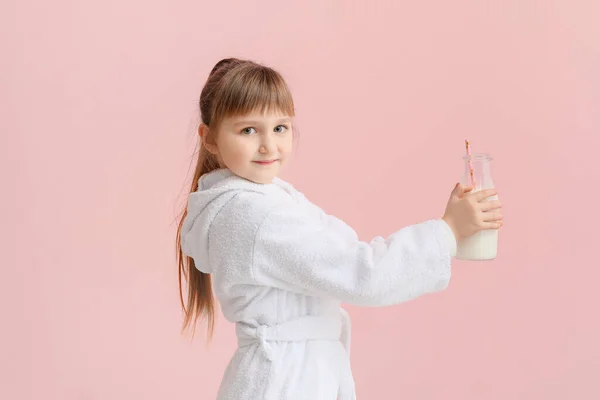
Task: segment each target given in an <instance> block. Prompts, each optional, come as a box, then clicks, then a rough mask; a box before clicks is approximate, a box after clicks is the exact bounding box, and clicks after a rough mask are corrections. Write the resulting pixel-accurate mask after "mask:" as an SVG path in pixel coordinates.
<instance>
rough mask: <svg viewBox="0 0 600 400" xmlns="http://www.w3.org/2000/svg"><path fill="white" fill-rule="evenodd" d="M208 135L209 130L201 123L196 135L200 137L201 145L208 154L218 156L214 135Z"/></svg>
mask: <svg viewBox="0 0 600 400" xmlns="http://www.w3.org/2000/svg"><path fill="white" fill-rule="evenodd" d="M209 133H210V128H209V127H208V126H207V125H206V124H204V123H201V124H200V126H199V127H198V135H200V140H201V142H202V144H201V145H203V146H204V147H206V150H208V152H209V153H211V154H213V155H218V154H219V149H218V148H217V143H216V142H215V140H214V134H213V135H209Z"/></svg>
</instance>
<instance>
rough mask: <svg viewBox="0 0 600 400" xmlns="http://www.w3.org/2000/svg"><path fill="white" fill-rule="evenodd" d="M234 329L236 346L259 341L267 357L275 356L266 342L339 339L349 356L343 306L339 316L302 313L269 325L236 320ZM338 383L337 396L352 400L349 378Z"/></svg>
mask: <svg viewBox="0 0 600 400" xmlns="http://www.w3.org/2000/svg"><path fill="white" fill-rule="evenodd" d="M235 331H236V334H237V337H238V346H239V347H243V346H248V345H250V344H254V343H258V344H259V345H260V347H261V348H262V350H263V351H264V353H265V355H266V356H267V358H268V359H269V360H273V359H274V358H275V354H274V352H273V347H272V346H271V345H270V343H269V342H277V341H285V342H294V341H306V340H339V341H341V342H342V345H343V346H344V348H345V349H346V352H347V353H348V356H350V317H349V316H348V313H347V312H346V310H344V309H343V308H340V316H339V318H335V317H332V316H304V317H298V318H294V319H292V320H289V321H286V322H283V323H279V324H276V325H271V326H269V325H259V326H251V325H249V324H246V323H243V322H237V323H236V325H235ZM348 373H349V369H348ZM341 385H342V387H340V399H344V400H345V399H355V394H354V387H353V386H354V385H353V382H352V378H351V377H350V376H347V377H343V379H342V382H341Z"/></svg>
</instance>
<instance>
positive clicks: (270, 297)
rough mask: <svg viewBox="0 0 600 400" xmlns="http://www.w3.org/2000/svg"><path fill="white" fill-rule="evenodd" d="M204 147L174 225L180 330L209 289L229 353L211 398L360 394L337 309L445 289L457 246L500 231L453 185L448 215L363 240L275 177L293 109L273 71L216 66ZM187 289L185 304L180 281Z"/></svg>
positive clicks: (496, 217) (344, 321)
mask: <svg viewBox="0 0 600 400" xmlns="http://www.w3.org/2000/svg"><path fill="white" fill-rule="evenodd" d="M200 112H201V116H202V123H201V124H200V127H199V129H198V133H199V136H200V139H201V147H200V150H199V154H198V162H197V165H196V171H195V174H194V179H193V182H192V187H191V193H190V195H189V198H188V203H187V206H186V209H185V211H184V213H183V216H182V218H181V221H180V223H179V228H178V231H177V247H178V264H179V284H180V295H181V302H182V307H183V310H184V312H185V320H184V329H185V328H186V327H188V325H190V324H191V325H193V326H195V323H196V320H197V318H198V317H206V318H207V321H208V329H209V334H210V335H212V332H213V329H214V314H215V311H214V307H215V303H214V299H213V288H214V293H215V295H216V298H217V299H218V301H219V303H220V305H221V310H222V312H223V314H224V316H225V318H227V320H229V321H231V322H235V330H236V334H237V337H238V348H237V350H236V352H235V354H234V355H233V358H232V359H231V361H230V362H229V365H228V367H227V369H226V371H225V373H224V376H223V380H222V382H221V385H220V389H219V394H218V399H229V400H234V399H235V400H242V399H243V400H265V399H266V400H271V399H273V400H275V399H277V400H279V399H307V400H317V399H323V400H334V399H336V398H339V399H342V400H348V399H355V398H356V396H355V390H354V379H353V376H352V371H351V367H350V358H349V351H350V322H349V318H348V315H347V313H346V312H345V311H344V310H343V309H342V308H341V303H342V302H346V303H348V304H353V305H357V306H365V307H382V306H388V305H392V304H398V303H401V302H405V301H408V300H411V299H413V298H416V297H418V296H421V295H423V294H426V293H432V292H436V291H441V290H443V289H445V288H446V287H447V285H448V283H449V279H450V267H451V259H452V257H453V256H454V255H455V252H456V243H457V241H458V240H461V239H463V238H465V237H468V236H470V235H473V234H474V233H476V232H478V231H480V230H483V229H498V228H499V227H500V226H501V220H502V216H501V214H500V208H501V205H500V203H499V202H498V201H486V200H485V199H487V198H488V197H490V196H493V195H495V194H496V192H495V191H494V190H483V191H479V192H474V193H473V192H471V193H468V192H470V191H471V190H472V188H471V187H463V186H461V185H458V184H457V185H456V186H455V188H454V190H453V191H452V193H451V195H450V199H449V201H448V203H447V206H446V210H445V213H444V216H443V217H442V218H440V219H433V220H429V221H426V222H423V223H421V224H417V225H412V226H408V227H405V228H403V229H400V230H398V231H397V232H395V233H393V234H392V235H390V236H389V237H387V238H382V237H376V238H374V239H373V240H372V241H371V242H369V243H367V242H363V241H360V240H358V238H357V235H356V233H355V231H354V230H353V229H352V228H351V227H349V226H348V225H346V224H345V223H344V222H343V221H341V220H340V219H337V218H336V217H334V216H331V215H328V214H326V213H325V212H324V211H323V210H321V209H320V208H319V207H317V206H316V205H314V204H312V203H311V202H310V201H308V200H307V199H306V197H305V196H304V195H303V194H302V193H300V192H299V191H298V190H296V189H295V188H294V187H293V186H292V185H291V184H289V183H287V182H285V181H283V180H282V179H280V178H278V177H277V175H278V172H279V170H280V168H281V167H282V166H283V165H284V164H285V163H286V161H287V160H288V157H289V156H290V153H291V151H292V143H293V140H292V139H293V137H292V133H293V117H294V116H295V113H294V103H293V100H292V96H291V94H290V91H289V89H288V87H287V85H286V83H285V81H284V80H283V78H282V77H281V75H280V74H279V73H277V72H276V71H274V70H273V69H271V68H268V67H266V66H262V65H259V64H257V63H255V62H252V61H249V60H240V59H236V58H229V59H223V60H221V61H219V62H218V63H217V64H216V65H215V66H214V68H213V69H212V71H211V73H210V76H209V77H208V80H207V82H206V85H205V86H204V88H203V90H202V94H201V96H200ZM182 274H184V275H185V278H186V281H187V300H188V301H187V307H186V305H185V304H184V300H183V297H184V296H183V287H182V286H181V275H182Z"/></svg>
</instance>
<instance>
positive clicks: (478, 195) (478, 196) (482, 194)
mask: <svg viewBox="0 0 600 400" xmlns="http://www.w3.org/2000/svg"><path fill="white" fill-rule="evenodd" d="M497 194H498V192H497V191H496V189H485V190H480V191H479V192H475V193H473V196H474V197H475V200H477V202H480V201H481V200H483V199H487V198H488V197H492V196H495V195H497Z"/></svg>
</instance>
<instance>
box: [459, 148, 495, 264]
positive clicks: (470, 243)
mask: <svg viewBox="0 0 600 400" xmlns="http://www.w3.org/2000/svg"><path fill="white" fill-rule="evenodd" d="M463 159H464V163H465V164H464V173H463V176H462V179H461V182H460V183H461V184H462V185H466V186H473V184H472V183H471V174H470V167H469V159H470V160H471V165H472V166H473V177H474V180H475V189H473V192H478V191H480V190H484V189H494V188H495V186H494V181H493V179H492V174H491V168H490V163H491V161H492V160H493V158H492V157H491V156H490V155H489V154H480V153H475V154H472V155H471V156H470V157H469V156H464V157H463ZM487 200H498V195H495V196H492V197H489V198H487ZM497 253H498V230H497V229H486V230H482V231H479V232H477V233H476V234H474V235H473V236H470V237H468V238H465V239H462V240H460V241H459V242H458V243H457V252H456V258H458V259H461V260H493V259H494V258H496V255H497Z"/></svg>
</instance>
